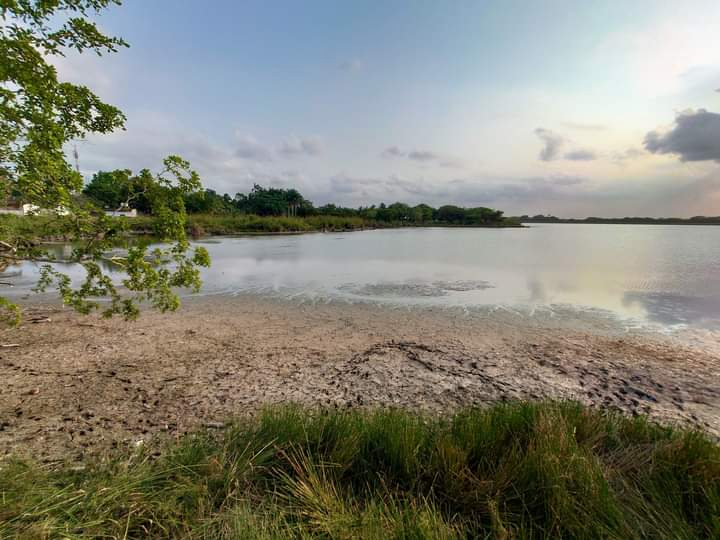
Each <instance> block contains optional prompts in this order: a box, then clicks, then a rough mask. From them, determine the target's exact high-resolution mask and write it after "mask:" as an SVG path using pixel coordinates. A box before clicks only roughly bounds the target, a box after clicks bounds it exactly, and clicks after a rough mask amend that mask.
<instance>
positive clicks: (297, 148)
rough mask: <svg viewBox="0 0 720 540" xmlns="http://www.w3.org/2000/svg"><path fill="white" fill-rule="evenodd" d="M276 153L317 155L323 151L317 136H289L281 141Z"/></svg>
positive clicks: (291, 155) (293, 155)
mask: <svg viewBox="0 0 720 540" xmlns="http://www.w3.org/2000/svg"><path fill="white" fill-rule="evenodd" d="M277 151H278V153H279V154H280V155H282V156H285V157H295V156H318V155H320V154H322V153H323V144H322V141H321V140H320V138H318V137H295V136H293V137H290V138H288V139H286V140H284V141H283V142H282V144H281V145H280V147H279V148H278V150H277Z"/></svg>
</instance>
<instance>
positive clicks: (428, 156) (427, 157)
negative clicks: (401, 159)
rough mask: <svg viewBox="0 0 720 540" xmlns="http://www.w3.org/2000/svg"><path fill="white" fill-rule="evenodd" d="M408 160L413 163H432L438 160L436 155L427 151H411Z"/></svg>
mask: <svg viewBox="0 0 720 540" xmlns="http://www.w3.org/2000/svg"><path fill="white" fill-rule="evenodd" d="M408 158H410V159H412V160H413V161H434V160H436V159H437V158H438V155H437V154H436V153H435V152H431V151H429V150H413V151H412V152H410V153H409V154H408Z"/></svg>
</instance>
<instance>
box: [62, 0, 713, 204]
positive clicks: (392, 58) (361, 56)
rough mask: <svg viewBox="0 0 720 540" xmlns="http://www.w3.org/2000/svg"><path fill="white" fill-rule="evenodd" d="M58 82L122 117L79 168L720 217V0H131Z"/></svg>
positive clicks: (382, 195)
mask: <svg viewBox="0 0 720 540" xmlns="http://www.w3.org/2000/svg"><path fill="white" fill-rule="evenodd" d="M98 23H99V24H100V26H101V28H103V29H104V30H105V31H107V32H109V33H112V34H115V35H120V36H122V37H124V38H125V39H126V40H127V41H128V42H129V43H130V45H131V47H130V48H129V49H127V50H122V51H121V52H120V53H118V54H116V55H113V56H112V57H106V58H103V59H101V60H98V59H96V58H94V57H92V56H90V55H81V56H77V55H72V54H71V55H69V56H68V57H66V58H64V59H62V60H60V61H58V62H57V65H58V70H59V72H60V74H61V76H62V77H65V78H67V79H70V80H73V81H76V82H81V83H84V84H87V85H88V86H90V87H91V88H93V89H95V90H97V92H98V93H99V94H100V95H101V96H102V97H104V98H105V99H106V100H108V101H110V102H112V103H114V104H116V105H118V106H120V107H121V108H122V109H123V110H124V111H125V112H126V114H127V116H128V123H127V130H126V131H125V132H122V133H117V134H113V135H110V136H104V137H90V138H88V139H87V140H86V141H83V142H80V143H79V144H78V150H79V152H80V161H81V168H82V170H83V172H84V173H85V174H88V175H90V174H92V173H93V172H94V171H96V170H99V169H112V168H132V169H139V168H142V167H150V168H154V167H157V166H158V163H159V162H160V160H161V158H162V157H163V156H164V155H166V154H169V153H178V154H180V155H182V156H183V157H185V158H187V159H189V160H190V161H191V163H192V164H193V165H194V167H195V168H196V169H197V170H198V172H199V173H200V174H201V176H202V178H203V181H204V183H205V184H206V185H207V186H209V187H212V188H214V189H216V190H218V191H220V192H227V193H230V194H234V193H236V192H238V191H247V190H248V189H250V187H251V186H252V184H253V183H256V182H257V183H260V184H263V185H270V184H272V185H280V186H294V187H298V188H299V189H300V190H301V191H302V192H303V193H304V194H305V195H306V196H307V197H309V198H311V199H312V200H314V201H315V202H317V203H324V202H337V203H342V204H348V205H353V206H356V205H359V204H376V203H379V202H381V201H385V202H393V201H395V200H401V201H405V202H409V203H417V202H428V203H431V204H434V205H439V204H444V203H454V204H461V205H464V206H473V205H485V206H494V207H499V208H502V209H505V210H506V211H507V212H508V213H512V214H523V213H530V214H535V213H554V214H557V215H564V216H587V215H607V216H616V215H618V216H621V215H680V216H687V215H696V214H715V215H717V214H720V172H719V170H720V165H718V164H719V163H720V114H716V113H720V92H718V91H716V89H719V88H720V32H719V31H718V28H720V3H719V2H717V1H686V2H683V3H682V4H680V3H678V2H662V1H659V0H655V1H642V0H634V1H632V2H628V1H626V0H623V1H614V0H604V1H599V0H598V1H586V2H576V1H559V0H557V1H553V0H544V1H539V0H538V1H531V0H527V1H523V2H519V1H496V2H491V1H474V2H469V1H468V2H460V1H453V2H450V1H449V2H440V1H437V2H429V1H428V2H424V1H419V0H416V1H384V2H380V1H369V0H368V1H362V2H361V1H355V2H350V1H342V2H338V1H332V2H331V1H306V2H300V1H287V2H272V1H268V0H266V1H258V2H230V1H228V2H224V1H219V0H216V1H208V2H190V1H187V0H182V1H180V0H176V1H166V0H153V1H151V2H148V1H141V0H126V1H125V2H124V4H123V5H122V6H121V7H115V8H112V9H111V10H110V11H109V12H107V13H105V14H103V15H102V16H100V17H99V18H98Z"/></svg>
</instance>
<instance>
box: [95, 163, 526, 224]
mask: <svg viewBox="0 0 720 540" xmlns="http://www.w3.org/2000/svg"><path fill="white" fill-rule="evenodd" d="M123 189H125V188H123V187H122V185H121V184H118V183H117V182H116V181H115V180H114V174H113V173H108V172H98V173H97V174H95V175H94V176H93V178H92V180H91V181H90V183H89V184H88V185H87V186H86V187H85V189H84V190H83V194H84V195H85V196H86V197H88V198H90V199H92V200H93V201H94V202H96V203H97V204H98V205H99V206H101V207H104V208H107V209H113V210H114V209H118V208H120V207H122V205H123V203H124V202H125V201H127V200H128V194H127V193H125V192H124V191H123ZM132 207H133V208H135V209H137V210H138V211H139V212H141V213H149V210H150V208H149V205H148V204H147V203H146V201H144V200H143V197H142V195H139V196H134V197H133V198H132ZM185 208H186V210H187V212H188V213H190V214H206V215H231V214H240V215H247V214H252V215H257V216H265V217H286V218H308V217H313V216H334V217H340V218H360V219H363V220H365V221H366V222H368V223H378V224H399V225H402V224H405V225H432V224H438V225H455V226H485V227H507V226H520V223H519V221H518V220H517V219H516V218H507V217H505V216H504V215H503V212H502V211H501V210H495V209H493V208H484V207H478V208H462V207H459V206H453V205H445V206H441V207H439V208H433V207H431V206H429V205H427V204H418V205H416V206H410V205H407V204H404V203H401V202H396V203H392V204H385V203H382V204H379V205H377V206H376V205H372V206H361V207H359V208H347V207H343V206H337V205H335V204H325V205H323V206H315V205H314V204H313V203H312V202H311V201H309V200H307V199H306V198H305V197H303V196H302V194H301V193H300V192H299V191H298V190H296V189H292V188H291V189H282V188H273V187H269V188H265V187H262V186H259V185H257V184H256V185H255V186H253V189H252V190H251V191H250V192H249V193H247V194H246V193H237V194H235V196H234V197H231V196H230V195H228V194H227V193H226V194H223V195H220V194H219V193H217V192H216V191H214V190H212V189H206V190H205V191H202V192H197V193H193V194H191V195H186V196H185Z"/></svg>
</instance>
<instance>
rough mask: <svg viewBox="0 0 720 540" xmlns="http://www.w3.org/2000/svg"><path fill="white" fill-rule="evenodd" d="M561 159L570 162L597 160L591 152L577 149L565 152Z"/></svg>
mask: <svg viewBox="0 0 720 540" xmlns="http://www.w3.org/2000/svg"><path fill="white" fill-rule="evenodd" d="M563 158H565V159H569V160H570V161H593V160H595V159H597V155H596V154H595V152H593V151H592V150H582V149H579V150H571V151H570V152H566V153H565V155H564V156H563Z"/></svg>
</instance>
